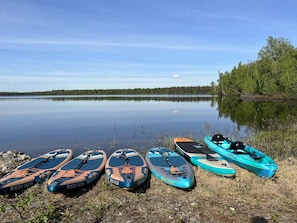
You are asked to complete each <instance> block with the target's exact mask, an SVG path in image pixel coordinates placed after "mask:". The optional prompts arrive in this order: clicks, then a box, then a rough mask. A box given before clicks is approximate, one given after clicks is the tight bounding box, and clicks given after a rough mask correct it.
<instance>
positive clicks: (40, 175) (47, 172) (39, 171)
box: [0, 149, 73, 194]
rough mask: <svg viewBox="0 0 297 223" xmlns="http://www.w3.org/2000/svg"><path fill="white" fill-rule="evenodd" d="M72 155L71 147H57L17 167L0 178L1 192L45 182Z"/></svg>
mask: <svg viewBox="0 0 297 223" xmlns="http://www.w3.org/2000/svg"><path fill="white" fill-rule="evenodd" d="M72 156H73V152H72V150H71V149H56V150H53V151H51V152H49V153H46V154H43V155H41V156H39V157H37V158H35V159H33V160H31V161H29V162H27V163H25V164H23V165H21V166H19V167H17V168H16V169H15V170H13V171H11V172H9V173H8V174H6V175H5V176H4V177H2V178H1V179H0V193H2V194H3V193H11V192H14V191H17V190H21V189H24V188H27V187H30V186H32V185H34V184H35V183H41V182H43V181H44V180H45V179H47V178H49V177H50V176H51V175H52V174H53V173H54V172H55V171H56V170H57V169H58V168H59V167H61V166H62V165H64V164H65V163H67V162H68V161H69V160H71V159H72Z"/></svg>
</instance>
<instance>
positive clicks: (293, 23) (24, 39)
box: [0, 0, 297, 92]
mask: <svg viewBox="0 0 297 223" xmlns="http://www.w3.org/2000/svg"><path fill="white" fill-rule="evenodd" d="M296 8H297V1H295V0H283V1H279V0H245V1H238V0H199V1H198V0H0V92H1V91H2V92H3V91H8V92H12V91H13V92H14V91H17V92H31V91H47V90H56V89H64V90H69V89H118V88H120V89H126V88H158V87H172V86H205V85H210V84H211V83H212V82H214V83H217V80H218V73H219V72H226V71H231V70H232V68H233V67H234V66H237V65H238V63H239V62H242V63H249V62H251V61H255V60H257V54H258V52H259V51H260V49H261V48H262V47H264V46H266V44H267V38H268V37H269V36H272V37H274V38H279V37H282V38H285V39H288V40H289V41H290V43H291V44H292V45H293V46H295V47H296V46H297V34H296V30H297V13H296Z"/></svg>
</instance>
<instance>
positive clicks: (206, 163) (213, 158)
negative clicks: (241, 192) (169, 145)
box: [173, 138, 236, 177]
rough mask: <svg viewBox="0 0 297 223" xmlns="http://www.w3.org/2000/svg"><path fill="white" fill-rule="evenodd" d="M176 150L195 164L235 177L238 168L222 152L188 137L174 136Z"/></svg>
mask: <svg viewBox="0 0 297 223" xmlns="http://www.w3.org/2000/svg"><path fill="white" fill-rule="evenodd" d="M173 141H174V145H175V148H176V150H177V151H178V152H179V153H180V154H181V155H182V156H183V157H185V158H186V159H187V160H189V161H190V162H191V163H192V164H193V165H195V166H198V167H200V168H202V169H204V170H206V171H208V172H211V173H213V174H217V175H220V176H225V177H234V176H235V174H236V170H235V169H234V168H233V167H232V166H231V165H230V163H229V162H228V161H227V160H225V159H224V158H223V157H222V156H221V155H220V154H218V153H216V152H214V151H213V150H211V149H209V148H208V147H207V146H205V145H202V144H200V143H198V142H195V141H193V140H191V139H188V138H174V140H173Z"/></svg>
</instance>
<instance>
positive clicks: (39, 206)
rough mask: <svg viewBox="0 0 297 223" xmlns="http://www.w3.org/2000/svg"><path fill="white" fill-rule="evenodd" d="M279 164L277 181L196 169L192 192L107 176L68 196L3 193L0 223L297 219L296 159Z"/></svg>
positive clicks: (42, 188) (42, 191)
mask: <svg viewBox="0 0 297 223" xmlns="http://www.w3.org/2000/svg"><path fill="white" fill-rule="evenodd" d="M278 164H279V167H280V170H279V171H278V172H277V174H276V177H274V178H273V179H260V178H258V177H257V176H255V175H254V174H253V173H250V172H247V171H246V170H243V169H241V168H239V167H238V168H237V167H236V169H237V176H236V178H234V179H230V178H224V177H219V176H215V175H213V174H211V173H208V172H206V171H203V170H201V169H200V168H198V167H193V169H194V172H195V177H196V185H195V187H194V188H193V189H192V190H189V191H184V190H180V189H177V188H174V187H171V186H167V185H165V184H164V183H162V182H161V181H159V180H157V179H156V178H155V177H154V176H151V178H150V179H149V181H148V182H147V183H146V184H145V185H144V186H143V187H140V188H138V189H137V190H135V191H134V192H128V191H125V190H123V189H120V188H118V187H116V186H114V185H112V184H110V183H109V182H108V181H107V180H106V178H105V176H102V177H101V178H100V179H99V181H98V182H97V183H96V184H95V185H94V186H92V187H89V188H85V189H81V190H79V191H73V192H70V193H67V194H59V193H58V194H51V193H49V192H48V191H47V190H46V184H45V183H43V184H41V185H35V186H33V187H31V188H28V189H27V190H25V191H24V192H23V193H20V194H18V196H17V197H15V196H11V197H5V196H1V197H0V201H1V203H0V206H1V207H2V211H0V218H1V222H297V220H296V219H297V214H295V210H297V177H296V169H297V168H296V167H297V160H296V159H293V158H290V159H287V160H284V161H280V162H278ZM32 195H34V196H33V198H32V200H31V201H29V202H28V203H27V204H26V202H24V201H27V200H28V197H29V196H32ZM22 202H23V203H25V204H24V205H23V207H21V206H20V205H19V204H20V203H22ZM4 209H5V210H4ZM16 210H17V211H16ZM18 212H19V213H18Z"/></svg>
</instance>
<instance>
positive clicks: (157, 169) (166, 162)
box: [145, 147, 195, 189]
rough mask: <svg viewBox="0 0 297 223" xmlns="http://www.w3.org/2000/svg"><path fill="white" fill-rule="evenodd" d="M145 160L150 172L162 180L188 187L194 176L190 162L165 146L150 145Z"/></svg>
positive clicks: (180, 186)
mask: <svg viewBox="0 0 297 223" xmlns="http://www.w3.org/2000/svg"><path fill="white" fill-rule="evenodd" d="M145 160H146V162H147V164H148V167H149V169H150V171H151V172H152V174H153V175H154V176H156V177H157V178H158V179H160V180H161V181H162V182H164V183H166V184H168V185H171V186H174V187H178V188H182V189H189V188H191V187H192V186H193V184H194V181H195V178H194V172H193V170H192V167H191V166H190V164H189V163H188V162H187V161H186V160H185V159H184V158H183V157H182V156H181V155H179V154H178V153H176V152H174V151H173V150H170V149H168V148H166V147H152V148H150V149H149V150H148V151H147V153H146V156H145Z"/></svg>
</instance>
